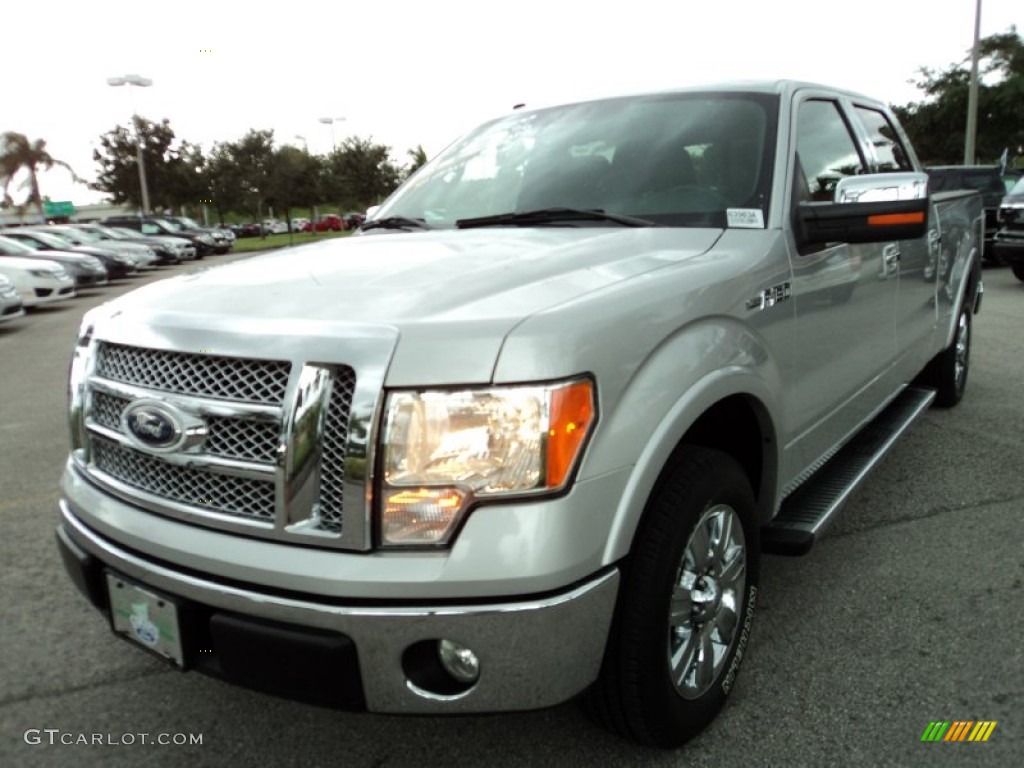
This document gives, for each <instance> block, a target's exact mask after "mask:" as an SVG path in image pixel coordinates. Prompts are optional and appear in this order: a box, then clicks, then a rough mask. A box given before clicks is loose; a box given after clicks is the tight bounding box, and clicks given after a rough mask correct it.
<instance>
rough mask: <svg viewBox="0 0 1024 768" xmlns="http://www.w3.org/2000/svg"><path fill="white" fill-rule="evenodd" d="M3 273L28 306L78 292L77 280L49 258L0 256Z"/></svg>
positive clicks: (69, 297)
mask: <svg viewBox="0 0 1024 768" xmlns="http://www.w3.org/2000/svg"><path fill="white" fill-rule="evenodd" d="M0 275H2V276H3V277H6V278H7V279H8V280H10V282H11V283H13V284H14V289H15V290H16V291H17V292H18V295H19V296H21V300H22V302H23V303H24V305H25V307H26V308H31V307H37V306H39V305H40V304H49V303H50V302H53V301H63V300H64V299H71V298H74V296H75V280H74V278H73V277H71V275H69V274H68V271H67V270H66V269H64V267H63V266H61V265H60V264H58V263H57V262H56V261H48V260H46V259H22V258H19V257H17V256H4V257H3V258H0Z"/></svg>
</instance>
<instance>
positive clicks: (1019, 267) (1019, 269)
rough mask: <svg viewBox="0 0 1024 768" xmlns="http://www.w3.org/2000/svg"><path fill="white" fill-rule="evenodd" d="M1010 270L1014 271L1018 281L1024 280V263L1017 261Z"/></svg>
mask: <svg viewBox="0 0 1024 768" xmlns="http://www.w3.org/2000/svg"><path fill="white" fill-rule="evenodd" d="M1010 269H1012V270H1013V276H1014V277H1016V278H1017V279H1018V280H1024V262H1022V261H1015V262H1013V263H1012V264H1011V265H1010Z"/></svg>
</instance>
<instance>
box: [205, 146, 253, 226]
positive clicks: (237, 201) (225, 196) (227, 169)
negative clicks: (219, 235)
mask: <svg viewBox="0 0 1024 768" xmlns="http://www.w3.org/2000/svg"><path fill="white" fill-rule="evenodd" d="M231 147H232V145H231V144H227V143H217V144H214V145H213V148H212V149H211V150H210V154H209V155H208V157H207V158H206V165H205V166H204V168H203V189H204V192H205V197H204V198H203V199H206V200H209V201H210V205H211V206H213V209H214V211H215V212H216V213H217V219H218V220H219V221H220V223H221V224H223V223H224V216H225V215H226V214H227V213H229V212H231V211H235V210H242V209H244V207H245V198H244V196H243V195H242V191H241V190H242V183H241V176H240V174H239V172H238V166H237V165H236V164H235V160H234V158H233V157H232V153H231Z"/></svg>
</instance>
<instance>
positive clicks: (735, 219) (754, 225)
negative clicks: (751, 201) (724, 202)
mask: <svg viewBox="0 0 1024 768" xmlns="http://www.w3.org/2000/svg"><path fill="white" fill-rule="evenodd" d="M725 217H726V221H728V223H729V226H730V227H735V228H737V229H764V214H763V213H762V212H761V209H760V208H727V209H726V211H725Z"/></svg>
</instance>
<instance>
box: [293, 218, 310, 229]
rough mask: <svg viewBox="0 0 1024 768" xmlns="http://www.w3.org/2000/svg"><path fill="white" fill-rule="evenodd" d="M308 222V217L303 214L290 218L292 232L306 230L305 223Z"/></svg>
mask: <svg viewBox="0 0 1024 768" xmlns="http://www.w3.org/2000/svg"><path fill="white" fill-rule="evenodd" d="M307 224H309V219H307V218H306V217H305V216H300V217H298V218H295V219H292V232H307V231H308V230H307V229H305V227H306V225H307Z"/></svg>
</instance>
